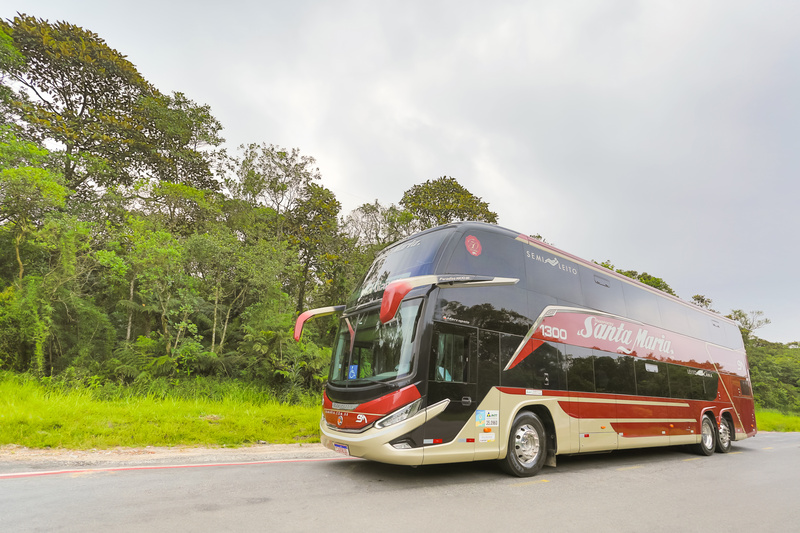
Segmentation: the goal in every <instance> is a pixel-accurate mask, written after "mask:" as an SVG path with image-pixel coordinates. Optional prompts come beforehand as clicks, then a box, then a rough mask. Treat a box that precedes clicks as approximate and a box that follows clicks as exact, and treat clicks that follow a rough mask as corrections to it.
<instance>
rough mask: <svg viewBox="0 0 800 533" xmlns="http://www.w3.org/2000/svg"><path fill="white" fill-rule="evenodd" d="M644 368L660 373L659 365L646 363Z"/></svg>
mask: <svg viewBox="0 0 800 533" xmlns="http://www.w3.org/2000/svg"><path fill="white" fill-rule="evenodd" d="M644 369H645V370H647V371H648V372H654V373H656V374H658V365H653V364H650V363H645V364H644Z"/></svg>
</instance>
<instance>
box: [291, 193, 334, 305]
mask: <svg viewBox="0 0 800 533" xmlns="http://www.w3.org/2000/svg"><path fill="white" fill-rule="evenodd" d="M340 209H341V204H340V203H339V201H338V200H337V199H336V197H335V196H334V194H333V193H332V192H331V191H330V190H329V189H326V188H325V187H323V186H321V185H317V184H316V183H310V184H309V185H308V186H307V187H306V188H305V190H304V191H303V196H302V198H301V199H300V201H299V202H298V203H297V205H296V206H295V208H294V209H293V210H292V212H291V217H290V235H291V241H292V242H293V243H294V244H295V245H296V246H297V248H298V252H299V257H300V266H301V269H302V270H301V272H300V278H299V283H298V288H297V312H298V313H299V312H301V311H302V310H303V308H304V307H305V302H306V295H307V293H308V292H309V289H310V288H311V287H313V286H314V284H315V283H316V282H317V281H318V282H320V283H330V282H332V281H333V279H332V278H325V279H319V277H318V275H320V274H322V273H323V272H325V270H326V268H325V267H326V265H327V264H329V263H333V262H335V261H337V260H341V258H340V257H337V256H335V255H334V254H331V253H330V252H331V249H332V246H331V245H332V243H333V242H334V241H336V240H338V238H339V234H338V231H339V227H338V218H337V217H338V215H339V210H340ZM315 274H316V275H315Z"/></svg>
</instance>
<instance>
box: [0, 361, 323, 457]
mask: <svg viewBox="0 0 800 533" xmlns="http://www.w3.org/2000/svg"><path fill="white" fill-rule="evenodd" d="M0 377H1V376H0ZM236 396H237V395H235V394H232V395H231V397H225V398H222V399H215V400H210V399H205V398H195V399H182V398H170V397H167V398H154V397H135V396H131V397H127V398H119V399H111V400H98V399H96V398H95V397H94V395H93V393H92V391H91V390H89V389H58V388H55V387H45V386H44V385H42V384H40V383H38V382H36V381H35V380H31V379H14V378H11V379H9V378H8V376H6V379H2V380H0V445H2V444H18V445H22V446H27V447H30V448H47V447H52V448H56V447H58V448H69V449H91V448H111V447H115V446H134V447H138V446H175V445H208V446H242V445H247V444H250V443H256V442H258V441H266V442H268V443H271V444H287V443H297V442H300V443H305V442H319V429H318V424H319V418H320V408H319V407H313V406H309V405H306V406H298V405H288V404H282V403H280V402H278V401H275V400H267V401H253V400H251V399H248V397H249V395H247V394H245V395H242V396H244V397H245V399H242V398H237V397H236Z"/></svg>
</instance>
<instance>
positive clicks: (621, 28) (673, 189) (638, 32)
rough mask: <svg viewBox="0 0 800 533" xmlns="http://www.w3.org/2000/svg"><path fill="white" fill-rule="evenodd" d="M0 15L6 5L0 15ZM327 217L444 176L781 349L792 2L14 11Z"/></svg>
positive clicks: (792, 230) (189, 5)
mask: <svg viewBox="0 0 800 533" xmlns="http://www.w3.org/2000/svg"><path fill="white" fill-rule="evenodd" d="M4 4H8V2H4ZM16 10H20V11H23V12H25V13H27V14H29V15H34V16H37V17H40V18H45V19H48V20H50V21H51V22H55V21H56V20H65V21H67V22H70V23H73V24H76V25H78V26H82V27H83V28H85V29H88V30H91V31H94V32H95V33H97V34H99V35H100V36H101V37H102V38H103V39H104V40H105V41H106V42H107V43H108V44H109V46H111V47H112V48H115V49H116V50H118V51H119V52H121V53H122V54H124V55H126V56H127V57H128V59H129V60H130V61H131V62H132V63H133V64H134V65H136V67H137V68H138V70H139V72H140V73H141V74H142V75H143V76H144V77H145V79H147V80H148V81H150V82H151V83H153V84H154V85H155V86H156V87H157V88H158V89H160V90H161V91H162V92H172V91H180V92H183V93H185V94H186V95H187V96H188V97H189V98H191V99H192V100H194V101H195V102H197V103H200V104H208V105H209V106H211V109H212V112H213V114H214V115H215V116H216V117H217V118H218V119H219V120H220V121H221V122H222V124H223V126H224V128H225V130H224V132H223V135H224V137H225V138H226V139H227V141H228V143H227V144H228V146H229V147H231V148H235V147H236V146H238V145H239V144H241V143H245V142H247V143H249V142H258V143H261V142H266V143H268V144H276V145H279V146H283V147H287V148H292V147H297V148H300V150H301V153H302V154H304V155H310V156H313V157H315V158H316V159H317V163H318V165H319V168H320V171H321V174H322V180H323V185H325V186H326V187H328V188H329V189H331V190H332V191H333V192H334V193H335V194H336V196H337V198H338V199H339V200H340V201H341V203H342V205H343V214H347V213H349V212H350V211H352V210H353V209H355V208H356V207H358V206H359V205H361V204H363V203H366V202H372V201H374V200H376V199H377V200H379V201H380V202H381V203H382V204H384V205H389V204H392V203H397V202H399V200H400V198H401V197H402V194H403V192H404V191H405V190H407V189H409V188H410V187H411V186H412V185H414V184H417V183H422V182H424V181H426V180H429V179H435V178H438V177H441V176H444V175H447V176H452V177H454V178H456V179H457V180H458V181H459V182H460V183H461V184H462V185H463V186H465V187H466V188H467V189H469V191H470V192H472V193H473V194H475V195H476V196H479V197H482V198H483V200H485V201H487V202H488V203H489V205H490V208H491V209H492V210H493V211H495V212H497V213H498V218H499V223H500V224H501V225H503V226H506V227H509V228H511V229H514V230H516V231H520V232H522V233H526V234H532V233H540V234H542V235H543V236H544V237H545V238H546V239H547V240H548V241H549V242H552V243H553V244H555V245H556V246H558V247H560V248H562V249H564V250H566V251H568V252H571V253H573V254H576V255H578V256H581V257H584V258H587V259H594V260H597V261H602V260H606V259H609V260H611V261H612V263H614V264H615V265H616V266H617V267H619V268H625V269H632V270H638V271H640V272H641V271H646V272H648V273H650V274H652V275H656V276H658V277H661V278H663V279H664V280H665V281H667V283H669V284H670V285H671V286H672V287H673V289H675V291H676V292H677V293H678V294H679V296H681V297H682V298H684V299H687V300H688V299H690V298H691V297H692V295H694V294H698V293H700V294H703V295H705V296H707V297H709V298H712V299H713V302H714V303H713V307H714V308H715V309H717V310H718V311H721V312H723V313H725V314H727V313H728V312H730V310H731V309H736V308H739V309H743V310H745V311H752V310H761V311H764V313H765V315H766V316H767V317H768V318H770V319H771V320H772V324H771V325H769V326H767V327H764V328H763V329H761V330H758V331H757V335H758V336H760V337H762V338H766V339H768V340H773V341H778V342H789V341H796V340H800V306H799V305H798V299H800V282H798V277H797V275H796V273H797V270H796V269H798V267H800V221H798V216H797V206H798V196H800V185H798V178H799V177H800V153H799V150H800V31H798V28H800V3H797V2H790V1H771V0H769V1H763V0H762V1H759V2H753V1H750V2H741V1H730V0H719V1H705V2H689V1H685V2H675V1H664V2H658V1H654V0H647V1H642V2H635V1H618V2H615V1H605V2H588V1H587V2H578V1H576V2H561V1H558V2H556V1H549V2H543V1H528V2H491V3H489V2H485V1H481V2H477V1H465V0H459V1H451V2H435V1H432V0H429V1H424V2H416V1H409V0H403V1H402V2H401V1H395V2H388V1H367V0H364V1H359V2H344V1H328V2H310V1H297V0H292V1H287V0H282V1H277V2H274V1H252V2H247V1H239V0H227V1H226V2H219V1H216V0H215V1H205V0H193V1H164V0H160V1H157V2H156V1H152V0H139V1H137V2H124V3H121V2H120V3H117V2H109V1H108V0H100V1H89V0H87V1H83V0H71V1H69V2H67V1H65V0H25V1H24V2H21V3H20V4H19V6H18V7H9V6H8V5H6V7H4V8H3V11H2V13H0V16H2V17H4V18H10V17H13V16H14V15H15V13H16Z"/></svg>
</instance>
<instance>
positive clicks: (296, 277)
mask: <svg viewBox="0 0 800 533" xmlns="http://www.w3.org/2000/svg"><path fill="white" fill-rule="evenodd" d="M222 131H223V128H222V124H220V122H219V121H218V120H217V119H216V118H214V116H213V114H212V112H211V109H210V108H209V106H207V105H201V104H197V103H196V102H194V101H192V100H191V99H190V98H189V97H188V96H187V95H185V94H183V93H179V92H175V93H172V94H164V93H162V92H160V91H159V90H158V89H157V88H156V87H154V86H153V85H152V84H150V83H149V82H148V81H147V80H146V79H145V78H144V77H143V76H142V75H141V73H139V72H138V71H137V69H136V67H135V66H134V65H133V64H132V63H131V62H129V61H128V60H127V59H126V58H125V56H124V55H123V54H121V53H119V52H117V51H116V50H114V49H112V48H111V47H109V46H108V45H107V44H106V42H105V41H104V40H103V39H102V38H101V37H99V36H98V35H96V34H94V33H92V32H91V31H88V30H85V29H83V28H80V27H77V26H75V25H72V24H69V23H67V22H55V23H51V22H49V21H45V20H42V19H38V18H35V17H31V16H27V15H22V14H20V15H18V16H16V17H15V18H13V19H9V20H4V21H0V209H2V211H0V242H1V243H2V247H0V370H3V371H11V372H18V373H29V374H32V375H34V376H37V377H38V378H39V379H41V380H44V381H50V382H52V381H59V382H62V383H71V384H82V385H85V386H90V387H112V388H114V387H116V388H119V387H128V388H137V387H138V388H139V389H142V390H148V387H149V386H150V385H152V384H153V383H159V384H162V385H163V384H167V385H169V384H176V383H179V382H183V383H185V382H186V381H189V380H191V381H194V382H202V381H204V380H217V381H225V380H240V381H247V382H252V383H258V384H262V385H263V386H265V387H268V388H270V389H271V390H274V391H275V392H276V394H278V395H279V396H280V397H282V398H284V399H287V400H293V399H295V398H296V397H298V396H299V395H302V394H304V393H306V392H311V393H313V392H315V391H318V390H319V388H320V387H321V385H322V383H323V382H324V380H325V377H326V374H327V364H328V360H329V355H330V349H329V348H326V347H327V346H329V345H330V342H331V336H332V333H333V329H334V328H335V322H333V321H332V320H331V321H326V320H319V321H315V322H312V323H310V325H309V330H308V331H307V333H306V334H305V335H304V339H303V342H302V343H295V342H294V341H293V340H292V337H291V333H292V326H293V324H294V319H295V317H296V316H297V314H298V312H299V311H300V310H302V309H305V308H310V307H319V306H324V305H330V304H333V303H340V302H343V301H345V300H346V297H347V295H348V294H349V292H350V291H351V290H352V288H353V287H354V286H355V284H356V283H357V281H358V279H359V277H360V276H362V275H363V273H364V272H365V270H366V268H367V267H368V265H369V264H370V263H371V261H372V259H373V258H374V257H375V254H376V253H377V252H378V251H379V250H381V249H382V248H384V247H385V246H387V245H389V244H391V243H392V242H394V241H396V240H398V239H400V238H403V237H405V236H407V235H410V234H412V233H414V232H416V231H419V230H421V229H425V228H428V227H433V226H435V225H438V224H442V223H446V222H450V221H455V220H482V221H486V222H490V223H496V222H497V215H496V213H494V212H492V211H491V210H490V208H489V206H488V205H487V204H486V203H485V202H483V201H482V200H481V199H480V198H479V197H477V196H475V195H474V194H472V193H471V192H470V191H468V190H466V189H465V188H464V187H462V186H461V185H460V184H459V183H458V181H457V180H456V179H454V178H451V177H447V176H442V177H439V178H435V179H428V180H427V181H423V180H420V183H419V184H418V185H415V186H413V187H411V188H410V189H409V190H407V191H406V192H405V193H404V195H403V196H402V198H400V199H399V200H398V201H397V203H396V204H390V205H388V206H387V205H383V204H381V203H379V202H378V201H377V200H376V201H375V202H374V203H371V204H365V205H363V206H361V207H359V208H358V209H356V210H354V211H353V212H351V213H348V214H344V213H342V212H341V206H340V203H339V202H338V201H337V199H336V197H335V195H334V194H333V192H332V191H330V190H329V189H327V188H326V187H325V186H324V185H323V179H322V175H321V172H320V170H319V169H318V168H317V166H316V162H315V160H314V158H313V157H312V156H311V155H308V154H304V153H302V152H301V150H300V149H298V148H285V147H282V146H280V145H277V144H270V143H267V142H253V143H251V144H248V145H245V146H241V147H239V148H238V149H236V150H235V152H230V153H229V152H228V151H227V150H225V149H224V148H223V145H224V139H223V137H222ZM267 133H268V132H267ZM603 264H604V266H607V267H609V268H614V267H613V265H611V264H610V263H608V262H606V263H603ZM619 271H620V272H622V273H624V274H626V275H628V276H631V277H634V278H637V279H640V280H641V281H643V282H645V283H648V284H651V285H653V286H655V287H657V288H659V289H661V290H665V291H667V292H671V293H672V290H671V289H670V288H669V286H668V285H667V284H666V283H665V282H664V281H663V280H661V279H660V278H656V277H654V276H650V275H648V274H646V273H645V274H639V273H638V272H634V271H624V270H619ZM693 300H694V302H695V303H696V304H697V305H703V306H706V307H710V305H711V300H710V299H707V298H705V297H703V296H700V295H696V296H695V297H694V299H693ZM731 316H732V317H733V318H734V319H736V320H737V322H739V324H740V326H741V327H742V331H743V335H744V337H745V339H746V341H747V345H748V351H749V354H750V358H751V365H752V371H753V382H754V387H755V391H756V394H757V400H758V401H759V404H760V405H762V406H764V407H771V408H777V409H781V410H784V411H785V410H792V411H796V412H800V349H798V346H797V344H792V345H783V344H776V343H769V342H766V341H763V340H761V339H758V338H757V337H755V336H754V335H753V331H754V330H755V329H757V327H758V326H759V325H763V323H764V320H765V319H762V318H761V317H760V314H758V313H757V312H756V313H751V314H749V315H748V314H746V313H743V312H742V311H734V312H732V315H731Z"/></svg>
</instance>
